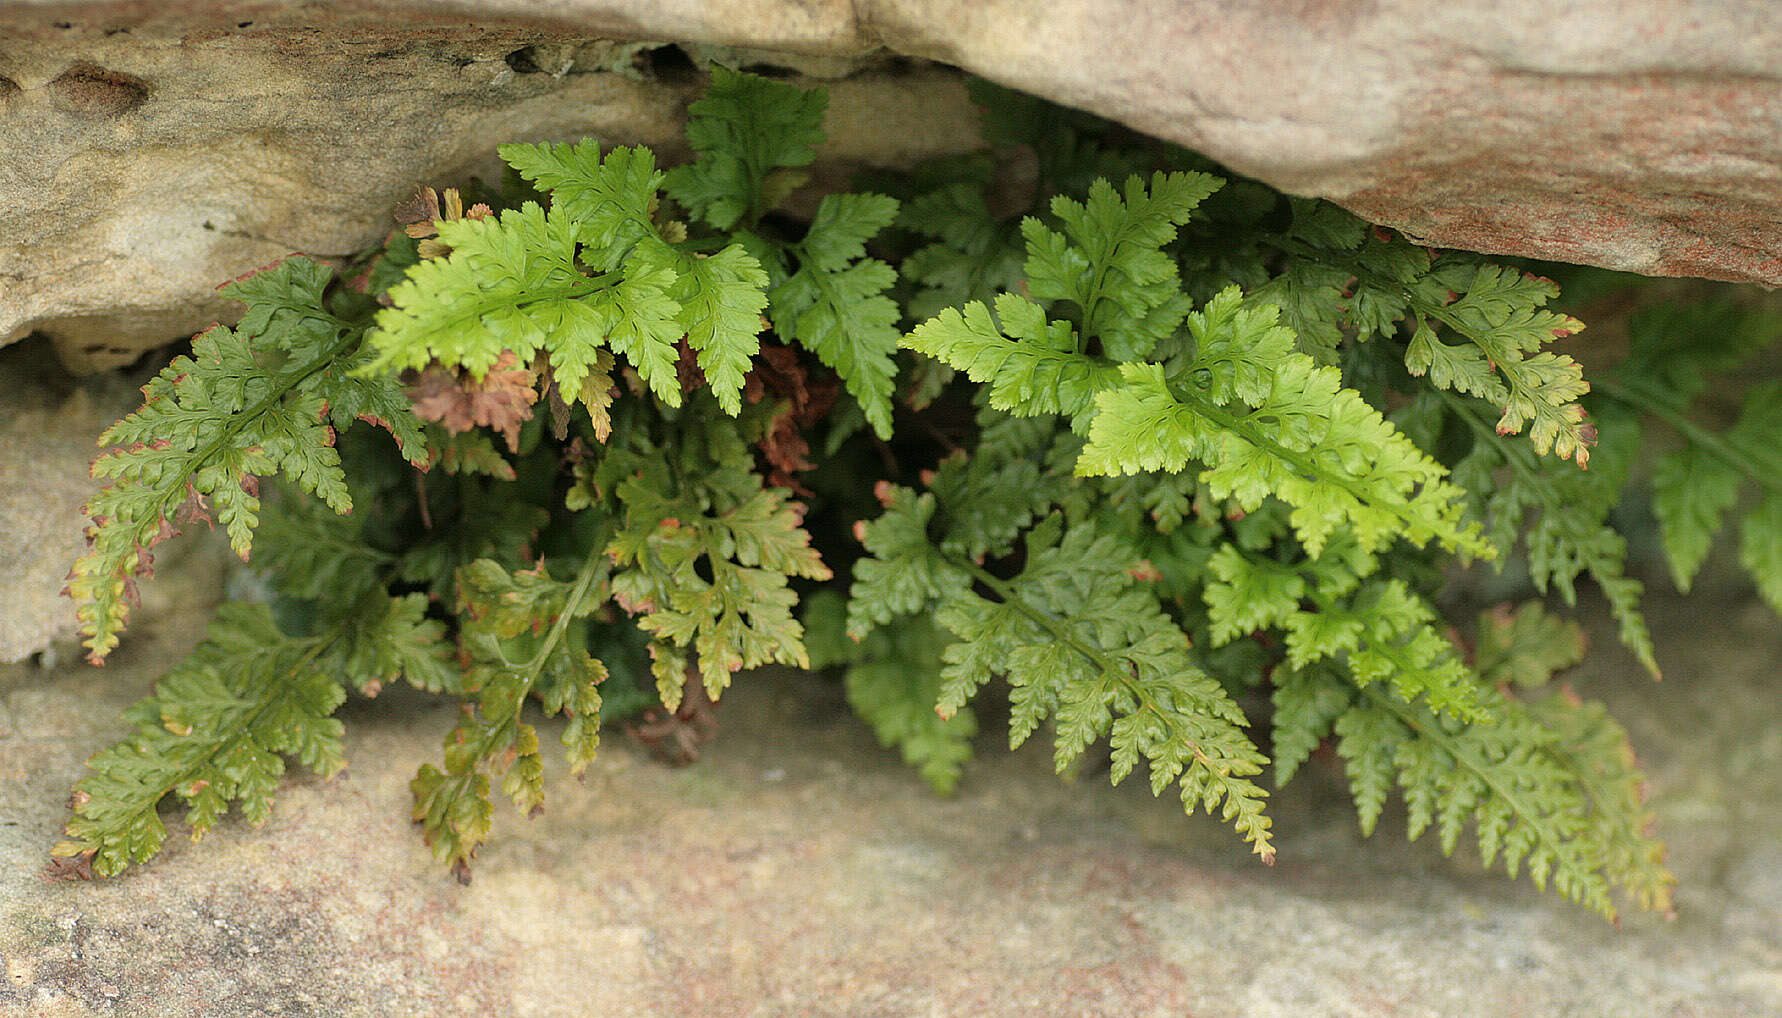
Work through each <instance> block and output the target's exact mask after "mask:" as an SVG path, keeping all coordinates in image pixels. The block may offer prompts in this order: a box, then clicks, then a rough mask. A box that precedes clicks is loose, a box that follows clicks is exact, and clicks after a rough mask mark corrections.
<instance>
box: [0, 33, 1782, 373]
mask: <svg viewBox="0 0 1782 1018" xmlns="http://www.w3.org/2000/svg"><path fill="white" fill-rule="evenodd" d="M1772 13H1773V11H1772V8H1771V6H1770V5H1769V4H1767V3H1764V2H1762V0H1701V2H1697V3H1692V4H1688V5H1678V4H1673V3H1668V2H1662V0H1645V2H1640V3H1622V2H1613V0H1583V2H1579V3H1570V4H1566V5H1564V6H1563V7H1562V8H1557V9H1556V8H1555V7H1554V6H1553V5H1551V4H1547V3H1543V2H1540V0H1502V2H1491V3H1486V2H1485V0H1456V2H1452V3H1444V4H1437V5H1429V4H1426V3H1422V2H1420V0H1369V2H1342V3H1335V2H1332V3H1310V2H1302V0H1245V2H1240V3H1223V4H1213V5H1208V4H1184V3H1178V2H1174V0H1133V2H1128V3H1120V4H1109V3H1103V2H1100V0H1060V2H1056V3H1047V4H1035V3H1032V2H1030V0H823V2H812V0H799V2H796V3H794V2H789V0H713V2H707V3H697V4H695V3H684V2H677V3H659V2H656V0H647V2H646V0H566V2H562V3H557V4H552V5H550V6H549V7H548V8H540V7H538V6H537V5H535V4H531V3H528V2H525V0H474V2H461V3H453V4H443V3H437V2H431V0H392V2H390V3H387V4H381V5H378V6H377V7H375V8H372V7H366V6H363V5H355V4H345V3H338V4H297V3H292V2H286V3H252V4H249V3H243V2H217V0H211V2H205V3H177V4H176V3H164V4H143V3H137V2H123V0H0V153H4V154H3V155H0V207H4V208H5V209H6V210H7V216H6V218H5V220H4V222H0V342H5V341H9V340H12V339H16V338H18V337H19V336H22V335H24V334H25V333H26V332H28V331H31V330H33V329H36V330H41V331H44V332H46V333H48V334H50V335H52V336H54V337H55V338H56V340H57V343H58V346H59V348H60V350H61V351H62V353H63V355H64V357H66V358H67V359H68V361H69V362H70V363H71V364H74V365H76V366H79V367H81V368H85V369H90V368H99V367H103V366H107V365H110V364H115V363H119V362H123V361H127V360H129V359H130V358H131V357H132V356H133V355H134V354H135V352H136V351H139V350H141V349H144V348H147V347H152V346H156V345H159V344H161V343H163V342H165V341H167V340H168V339H171V338H173V337H175V336H177V335H179V334H181V333H186V332H190V331H192V330H194V329H196V328H198V327H201V326H203V325H204V324H206V323H208V322H209V321H210V320H212V319H213V318H216V317H219V316H226V315H227V314H228V313H229V308H228V306H227V305H226V304H225V303H223V302H220V301H218V300H217V299H216V297H215V295H214V292H213V287H214V286H215V284H217V283H218V282H220V281H222V280H224V279H228V278H231V277H233V276H235V275H238V274H240V273H241V272H244V271H246V270H248V269H251V268H254V267H256V266H258V265H262V264H265V263H266V262H269V261H271V260H273V259H275V258H277V257H279V256H281V255H283V254H285V253H287V252H288V251H291V250H302V251H305V252H307V253H309V254H312V255H320V256H329V255H344V254H347V253H349V252H351V251H354V250H357V249H360V248H363V247H364V246H365V245H367V244H368V243H370V242H372V241H373V240H374V239H375V238H376V237H377V236H378V234H379V233H380V231H381V230H382V228H383V225H384V224H385V223H386V222H387V219H386V216H387V214H388V210H389V208H390V206H391V205H392V204H393V203H394V202H396V201H397V200H399V199H400V198H402V197H404V196H405V195H406V194H407V193H408V192H410V191H411V190H412V189H413V187H414V186H415V184H416V183H417V182H421V181H434V182H442V181H446V180H450V179H454V178H461V177H462V176H464V175H466V174H469V173H472V172H476V171H482V172H485V173H486V172H489V171H491V170H492V168H493V164H492V162H491V161H490V158H489V154H490V151H491V149H492V147H493V146H494V145H495V144H496V143H497V142H500V141H505V140H542V139H567V138H574V137H579V136H583V135H593V136H597V137H600V138H603V139H605V140H607V141H609V142H613V143H618V142H641V143H646V144H651V145H655V146H658V147H661V148H664V149H665V150H666V152H667V153H668V154H670V155H672V154H674V153H675V151H676V143H675V139H676V138H677V136H678V131H679V122H680V118H681V115H682V109H683V106H684V103H685V102H686V101H687V100H688V98H689V97H690V95H691V94H692V93H693V92H694V91H696V90H697V82H696V77H697V76H696V75H695V74H693V73H692V68H691V65H690V62H689V61H688V60H687V59H686V58H685V56H684V52H685V51H683V50H677V49H658V48H655V47H652V46H647V45H638V44H636V43H629V44H627V43H622V42H617V41H615V40H652V39H653V40H662V41H667V42H677V43H683V44H686V51H691V52H692V53H693V54H694V55H695V56H696V57H697V56H704V55H710V54H713V53H725V54H728V56H729V57H731V58H739V57H740V59H742V60H744V61H745V62H749V61H754V62H765V63H769V64H773V65H776V66H780V67H790V68H792V69H794V70H797V71H799V72H802V73H804V74H807V75H817V76H836V80H834V81H833V82H832V83H831V84H832V88H833V90H834V93H835V95H834V102H833V106H832V110H833V113H832V116H831V123H830V126H831V132H832V135H833V138H834V140H833V142H832V144H831V146H830V152H829V153H828V154H829V155H830V156H832V157H845V158H852V159H858V160H862V161H866V162H900V161H901V162H908V161H910V160H913V159H916V158H919V157H921V156H924V155H930V154H937V153H943V152H954V151H959V150H961V149H963V148H969V147H971V146H972V145H973V144H975V142H974V139H973V133H972V116H971V111H970V109H969V107H968V104H967V103H966V102H965V100H964V96H963V92H962V90H961V89H960V88H959V87H958V84H957V79H956V76H955V75H953V74H951V73H950V72H947V71H945V70H942V69H937V68H926V67H918V68H916V69H914V70H911V69H910V68H908V67H904V66H902V65H899V64H897V63H896V62H895V61H892V62H891V63H890V64H888V65H887V64H886V63H885V58H888V57H890V56H892V55H895V54H903V55H907V56H911V57H919V58H927V59H932V60H938V61H943V62H946V63H950V64H954V65H957V66H958V67H961V68H964V69H966V70H969V71H972V72H975V73H978V74H982V75H984V76H986V77H989V78H992V79H995V80H997V81H1000V82H1003V83H1005V84H1009V85H1013V86H1016V87H1019V88H1023V89H1026V90H1028V91H1031V92H1035V93H1038V94H1041V95H1045V96H1047V97H1049V98H1052V99H1055V100H1058V101H1061V102H1064V103H1067V104H1071V105H1076V106H1081V107H1084V108H1088V109H1091V110H1094V111H1096V112H1099V113H1102V114H1105V115H1108V116H1111V117H1114V118H1116V119H1119V120H1122V121H1124V122H1126V123H1128V124H1130V125H1132V126H1134V127H1136V128H1139V129H1141V130H1145V131H1149V132H1152V133H1155V134H1157V135H1160V136H1163V137H1166V138H1170V139H1173V140H1176V141H1179V142H1182V143H1184V144H1187V145H1189V146H1191V147H1194V148H1197V149H1200V150H1201V151H1203V152H1205V153H1206V154H1207V155H1209V156H1212V157H1213V158H1215V159H1218V160H1220V161H1222V162H1224V163H1226V164H1228V165H1229V166H1231V167H1232V168H1234V169H1235V170H1237V171H1240V172H1243V173H1247V174H1250V175H1253V176H1256V177H1258V178H1260V179H1262V180H1265V181H1267V182H1269V183H1272V184H1274V185H1276V186H1278V187H1281V188H1283V189H1286V190H1288V191H1292V192H1295V193H1300V194H1312V195H1320V196H1324V197H1330V198H1333V199H1335V200H1337V201H1339V202H1341V203H1342V204H1344V205H1346V206H1348V207H1349V208H1351V209H1353V210H1355V211H1357V212H1359V213H1360V214H1362V215H1364V216H1366V217H1368V218H1370V219H1373V220H1375V221H1378V222H1383V223H1386V224H1388V225H1390V226H1394V227H1397V228H1400V229H1403V230H1406V231H1407V232H1409V233H1411V234H1413V235H1415V236H1419V237H1421V238H1423V239H1425V240H1427V241H1429V242H1430V243H1432V244H1439V245H1451V246H1459V247H1468V248H1473V249H1478V250H1484V251H1489V252H1495V253H1510V254H1524V255H1534V256H1539V257H1547V258H1559V259H1564V260H1571V261H1578V262H1584V263H1591V264H1600V265H1606V266H1610V267H1614V268H1621V269H1630V270H1634V271H1639V272H1647V273H1653V274H1681V275H1704V276H1711V277H1715V278H1724V279H1737V280H1749V281H1757V282H1762V283H1766V284H1769V285H1775V284H1777V283H1782V228H1779V227H1778V221H1779V220H1782V21H1779V20H1778V19H1776V18H1774V17H1773V16H1772ZM713 47H715V48H716V49H713ZM728 47H751V48H753V49H755V50H772V51H776V53H777V54H783V55H768V56H764V55H760V54H753V55H751V54H748V53H742V54H739V53H738V52H737V51H735V50H733V49H727V48H728ZM906 63H907V62H906ZM875 68H876V69H875Z"/></svg>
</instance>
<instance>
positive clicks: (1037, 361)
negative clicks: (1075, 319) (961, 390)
mask: <svg viewBox="0 0 1782 1018" xmlns="http://www.w3.org/2000/svg"><path fill="white" fill-rule="evenodd" d="M996 318H997V320H999V321H1000V322H1001V326H1000V327H998V324H997V321H995V320H992V319H991V317H990V310H989V309H988V308H986V307H985V306H984V305H982V304H980V303H978V302H976V301H973V302H972V303H970V304H967V305H966V306H965V308H964V310H963V311H960V310H958V309H955V308H948V309H947V310H945V311H942V312H941V313H940V314H939V315H936V316H935V317H933V318H931V319H929V320H928V321H926V322H923V323H922V324H921V325H918V326H916V328H915V329H914V330H913V331H912V332H911V333H910V334H909V335H908V336H907V337H906V338H905V340H904V345H905V346H907V347H909V348H910V349H911V350H914V351H916V352H917V353H922V354H926V355H928V356H930V357H933V358H935V359H936V360H939V361H943V362H945V363H947V364H949V365H951V366H952V367H954V368H957V369H958V370H960V371H963V372H965V374H966V377H968V378H970V379H971V380H972V381H974V382H978V383H979V384H982V385H986V386H988V387H989V390H990V393H989V395H990V405H991V406H992V407H995V408H996V409H998V410H1003V411H1007V412H1008V413H1012V414H1017V415H1020V416H1024V417H1031V416H1036V415H1040V414H1064V415H1066V416H1068V417H1076V416H1079V415H1082V414H1084V413H1085V412H1086V411H1087V410H1088V409H1089V407H1090V406H1091V405H1092V404H1093V402H1094V399H1095V394H1096V393H1098V392H1100V391H1102V390H1103V389H1107V388H1111V387H1112V386H1114V385H1117V384H1119V379H1120V374H1119V370H1120V369H1119V368H1118V367H1116V366H1115V365H1113V364H1109V363H1107V362H1106V361H1103V360H1101V359H1099V358H1095V357H1090V356H1087V355H1085V354H1083V353H1081V352H1080V351H1079V349H1078V339H1077V335H1076V333H1075V331H1074V330H1072V329H1071V327H1070V325H1069V323H1067V322H1049V321H1047V320H1046V313H1045V310H1044V309H1043V308H1041V307H1040V306H1039V305H1037V304H1035V303H1033V302H1032V301H1030V300H1027V299H1026V298H1024V297H1020V296H1017V295H1015V294H1012V293H1005V294H1001V295H999V296H998V297H997V298H996Z"/></svg>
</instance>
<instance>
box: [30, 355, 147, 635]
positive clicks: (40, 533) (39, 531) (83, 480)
mask: <svg viewBox="0 0 1782 1018" xmlns="http://www.w3.org/2000/svg"><path fill="white" fill-rule="evenodd" d="M133 396H138V394H137V393H136V392H135V391H134V390H133V389H131V388H130V387H129V386H128V385H127V384H125V383H124V382H123V381H122V380H121V379H118V378H116V377H114V376H109V375H96V376H92V377H90V378H87V379H75V378H72V377H70V376H69V375H68V374H67V373H66V372H64V371H62V370H61V369H60V368H59V366H58V365H57V364H56V358H55V354H54V353H53V352H52V351H51V350H50V349H49V344H48V343H46V342H43V341H42V340H32V341H30V342H26V343H21V344H19V345H17V346H12V347H8V348H6V349H4V350H0V661H18V660H21V659H22V658H24V657H26V656H28V655H31V654H34V653H36V652H38V651H40V650H43V649H44V648H46V647H48V646H50V644H51V643H52V642H53V641H54V640H56V639H57V638H58V637H66V636H73V635H74V628H75V618H74V605H73V603H72V602H70V601H69V600H68V599H67V598H65V597H63V596H62V595H61V591H62V584H63V581H64V577H66V576H67V574H68V567H69V566H71V565H73V564H74V560H75V559H76V558H78V557H79V556H80V555H81V553H82V552H84V551H85V550H86V538H85V536H84V531H85V523H86V520H85V518H84V517H82V516H81V513H80V507H81V505H82V504H83V503H84V502H86V500H87V498H88V496H90V495H91V494H92V492H93V489H94V488H95V487H97V484H98V482H96V481H94V480H93V478H92V476H91V475H90V474H89V473H88V472H87V465H88V464H89V463H90V462H91V461H92V459H93V454H94V453H95V452H97V451H98V450H97V448H96V447H95V446H94V444H93V439H94V438H95V437H96V436H97V435H98V434H99V432H100V431H101V430H102V429H103V428H104V427H105V425H106V424H107V423H108V422H110V421H113V420H116V419H117V418H119V417H121V416H123V415H124V414H125V413H127V412H128V411H129V409H130V407H131V403H132V400H131V397H133ZM138 398H140V397H138Z"/></svg>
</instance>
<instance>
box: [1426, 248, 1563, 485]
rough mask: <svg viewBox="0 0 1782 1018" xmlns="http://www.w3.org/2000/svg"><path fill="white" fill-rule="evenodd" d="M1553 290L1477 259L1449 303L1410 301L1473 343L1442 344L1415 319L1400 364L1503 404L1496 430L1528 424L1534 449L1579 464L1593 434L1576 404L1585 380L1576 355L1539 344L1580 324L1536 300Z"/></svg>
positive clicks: (1537, 280)
mask: <svg viewBox="0 0 1782 1018" xmlns="http://www.w3.org/2000/svg"><path fill="white" fill-rule="evenodd" d="M1558 295H1559V287H1557V286H1555V285H1554V284H1553V281H1552V280H1549V279H1541V278H1538V277H1535V276H1525V275H1523V274H1522V273H1520V272H1518V271H1516V270H1515V269H1511V268H1507V267H1505V266H1501V265H1481V266H1479V267H1478V268H1477V269H1476V270H1475V271H1474V272H1473V275H1472V278H1471V279H1469V280H1466V281H1465V283H1464V284H1463V289H1462V292H1461V294H1460V296H1459V297H1458V298H1456V299H1455V300H1454V301H1452V302H1451V303H1448V304H1443V305H1436V304H1434V303H1432V302H1428V301H1422V300H1414V301H1413V304H1414V306H1416V307H1417V310H1418V312H1419V314H1421V315H1423V316H1424V317H1427V318H1433V319H1435V320H1437V321H1439V322H1441V323H1442V324H1444V325H1446V326H1448V327H1449V328H1450V329H1453V330H1454V331H1455V332H1457V333H1459V334H1460V335H1461V336H1463V337H1465V339H1466V340H1467V342H1469V343H1471V344H1472V346H1473V347H1474V348H1475V349H1473V350H1467V349H1465V348H1455V347H1450V346H1447V345H1446V344H1443V343H1442V342H1441V340H1439V339H1437V338H1436V336H1435V333H1434V332H1433V331H1432V330H1430V329H1429V328H1428V327H1427V326H1420V327H1419V328H1418V329H1417V331H1416V335H1415V336H1413V337H1412V340H1411V346H1410V348H1409V349H1408V350H1407V351H1406V354H1405V365H1406V367H1408V368H1409V369H1410V371H1411V373H1412V374H1414V375H1421V374H1425V373H1428V374H1429V376H1430V380H1431V381H1432V382H1434V383H1435V384H1436V385H1438V386H1443V387H1445V388H1452V389H1455V390H1456V391H1459V392H1463V393H1469V394H1472V395H1476V396H1479V397H1481V398H1483V399H1485V400H1487V401H1488V402H1490V403H1493V404H1494V405H1496V406H1498V407H1499V408H1500V409H1501V410H1502V411H1503V415H1502V416H1501V417H1500V418H1498V421H1497V432H1498V434H1500V435H1515V434H1520V433H1521V432H1522V429H1523V428H1524V427H1528V428H1529V433H1528V437H1529V441H1530V442H1532V443H1533V445H1534V449H1535V452H1537V453H1541V454H1543V455H1544V454H1546V452H1547V451H1548V450H1549V449H1551V450H1552V451H1553V453H1554V454H1555V455H1557V456H1558V457H1560V458H1561V459H1568V458H1569V459H1575V460H1576V461H1577V463H1578V465H1579V466H1580V467H1582V466H1584V465H1585V464H1586V463H1588V462H1589V460H1590V447H1591V446H1592V445H1594V444H1595V441H1596V439H1595V434H1594V431H1593V429H1592V428H1591V426H1590V425H1589V424H1588V423H1587V422H1586V421H1585V419H1584V408H1583V407H1581V406H1579V405H1578V399H1579V398H1580V397H1582V396H1583V395H1584V394H1585V393H1587V392H1589V391H1590V385H1589V383H1588V382H1585V381H1584V371H1583V368H1581V367H1579V365H1578V362H1577V361H1574V360H1572V358H1570V357H1568V356H1565V355H1563V354H1555V353H1552V352H1548V351H1542V350H1541V347H1543V346H1545V345H1546V344H1547V343H1550V342H1552V341H1553V340H1554V339H1555V338H1557V337H1563V336H1569V335H1571V334H1573V333H1575V332H1578V331H1580V330H1581V329H1583V328H1584V323H1583V322H1580V321H1578V320H1577V319H1576V318H1573V317H1571V316H1570V315H1564V314H1560V313H1559V312H1557V311H1549V310H1546V309H1545V308H1544V307H1543V305H1545V304H1546V303H1547V302H1548V301H1549V300H1551V299H1553V298H1554V297H1556V296H1558ZM1537 351H1539V352H1537Z"/></svg>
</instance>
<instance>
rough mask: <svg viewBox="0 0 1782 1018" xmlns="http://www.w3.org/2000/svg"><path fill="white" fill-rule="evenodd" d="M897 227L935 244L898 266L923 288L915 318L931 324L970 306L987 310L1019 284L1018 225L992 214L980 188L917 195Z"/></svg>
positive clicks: (956, 186) (964, 184)
mask: <svg viewBox="0 0 1782 1018" xmlns="http://www.w3.org/2000/svg"><path fill="white" fill-rule="evenodd" d="M897 225H899V226H901V227H904V228H905V229H908V230H911V231H913V232H915V233H919V234H922V235H923V236H926V237H932V238H934V240H933V242H932V243H930V244H927V245H925V246H923V247H921V248H919V249H918V250H916V251H915V252H913V253H911V254H910V256H909V257H907V258H905V259H904V260H903V263H902V264H901V265H900V266H898V272H899V273H901V274H902V275H903V277H904V278H905V279H910V280H913V281H915V282H916V283H917V284H918V285H919V287H920V289H919V290H918V292H917V293H916V294H915V295H914V296H912V297H911V298H910V300H909V305H908V313H909V316H910V317H911V318H914V319H918V320H927V319H929V318H932V317H934V316H935V315H937V314H939V313H940V312H941V311H943V310H945V309H946V308H950V307H963V306H965V305H966V304H968V303H970V302H972V301H978V302H980V303H985V304H988V303H990V302H992V301H994V300H995V299H996V295H997V294H998V293H1001V292H1008V291H1012V290H1014V289H1016V288H1017V287H1018V286H1020V284H1021V266H1022V261H1023V259H1024V258H1025V254H1026V252H1025V249H1024V247H1023V244H1022V242H1021V232H1020V224H1019V222H1018V221H1016V220H1014V219H1009V220H1006V221H1004V220H998V219H997V218H996V217H995V216H993V215H992V214H991V212H990V208H989V206H988V205H986V204H985V202H984V187H983V184H982V183H979V182H973V181H956V182H954V183H952V184H948V185H945V186H943V187H940V188H936V189H935V190H933V191H929V192H928V193H926V194H923V195H918V196H917V197H915V198H912V199H910V200H909V201H908V202H905V203H904V205H903V207H902V209H901V211H900V212H899V213H898V218H897Z"/></svg>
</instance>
